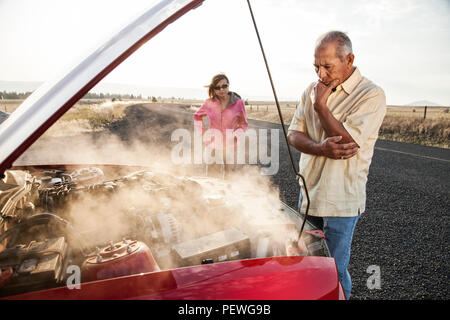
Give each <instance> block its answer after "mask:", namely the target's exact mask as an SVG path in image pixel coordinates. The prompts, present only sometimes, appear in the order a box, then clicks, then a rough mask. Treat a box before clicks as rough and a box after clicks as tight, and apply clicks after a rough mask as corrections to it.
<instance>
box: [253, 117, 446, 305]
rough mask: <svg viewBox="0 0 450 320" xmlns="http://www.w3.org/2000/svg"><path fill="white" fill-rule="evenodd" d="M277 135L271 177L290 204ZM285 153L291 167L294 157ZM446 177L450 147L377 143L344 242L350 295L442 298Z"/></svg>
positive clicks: (291, 185) (290, 182) (293, 190)
mask: <svg viewBox="0 0 450 320" xmlns="http://www.w3.org/2000/svg"><path fill="white" fill-rule="evenodd" d="M252 124H253V125H259V124H260V123H256V124H255V123H252ZM263 125H266V126H267V124H263ZM268 126H271V125H268ZM277 127H278V129H279V131H280V135H281V133H282V130H281V126H274V128H277ZM282 139H284V137H282V136H280V170H279V172H278V173H277V174H276V175H274V176H273V178H272V180H273V182H274V183H275V184H277V185H279V188H280V196H281V198H282V199H283V200H284V201H285V202H286V203H287V204H289V205H290V206H292V207H296V205H297V201H298V190H299V188H298V186H297V184H296V181H295V180H294V174H293V170H292V168H291V163H290V160H289V158H288V152H287V147H286V145H285V143H284V141H283V140H282ZM291 150H292V153H293V156H294V159H295V162H296V164H298V159H299V158H300V156H301V154H300V152H297V151H296V150H294V149H293V148H291ZM449 178H450V150H448V149H441V148H434V147H426V146H420V145H413V144H406V143H399V142H392V141H386V140H378V141H377V143H376V145H375V151H374V156H373V159H372V164H371V167H370V170H369V177H368V182H367V201H366V211H365V213H363V214H362V216H361V218H360V219H359V221H358V224H357V226H356V229H355V235H354V238H353V244H352V253H351V261H350V266H349V271H350V273H351V275H352V281H353V291H352V299H396V300H399V299H449V298H450V294H449V271H450V268H449V262H450V259H449V258H450V257H449V252H450V251H449V244H450V239H449V211H450V201H449V191H450V179H449ZM369 272H370V273H369ZM374 272H377V274H375V273H374ZM377 276H379V277H378V279H379V280H380V282H379V286H378V285H377V284H378V283H377V282H375V280H374V279H375V277H377Z"/></svg>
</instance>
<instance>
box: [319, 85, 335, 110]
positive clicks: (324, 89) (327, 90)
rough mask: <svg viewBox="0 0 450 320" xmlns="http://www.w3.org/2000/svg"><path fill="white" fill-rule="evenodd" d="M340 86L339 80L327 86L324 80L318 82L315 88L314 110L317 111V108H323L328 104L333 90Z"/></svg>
mask: <svg viewBox="0 0 450 320" xmlns="http://www.w3.org/2000/svg"><path fill="white" fill-rule="evenodd" d="M338 85H339V80H338V79H334V80H332V81H330V82H329V83H328V85H327V84H325V83H324V82H323V81H322V80H319V81H317V84H316V85H315V87H314V95H315V97H316V100H315V102H314V109H315V110H316V111H317V108H323V107H325V106H326V104H327V99H328V97H329V96H330V94H331V92H332V90H333V89H335V88H336V87H337V86H338Z"/></svg>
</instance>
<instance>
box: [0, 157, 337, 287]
mask: <svg viewBox="0 0 450 320" xmlns="http://www.w3.org/2000/svg"><path fill="white" fill-rule="evenodd" d="M0 208H1V221H0V222H1V227H0V296H10V295H14V294H19V293H24V292H29V291H36V290H42V289H47V288H53V287H58V286H64V285H66V284H67V283H68V282H67V281H68V278H69V277H70V276H71V275H72V272H71V271H70V270H73V269H74V267H75V268H78V269H79V270H80V273H81V282H88V281H96V280H103V279H109V278H114V277H120V276H126V275H131V274H138V273H143V272H157V271H160V270H169V269H174V268H180V267H189V266H193V265H200V264H209V263H220V262H225V261H230V260H242V259H254V258H263V257H274V256H286V255H314V256H329V252H328V248H327V246H326V241H325V239H324V237H323V234H320V233H319V232H317V231H314V230H313V229H314V227H313V226H312V225H310V224H309V223H306V225H305V230H306V232H304V235H302V241H303V243H304V244H305V248H306V249H305V250H304V251H303V252H299V251H298V250H297V251H295V250H292V244H293V243H296V241H297V239H298V236H299V230H300V228H301V225H302V222H303V221H302V219H301V218H300V216H299V215H298V213H297V212H296V211H295V210H293V209H292V208H290V207H289V206H287V205H286V204H284V203H283V202H281V201H279V200H278V198H277V197H271V196H270V195H269V194H268V192H266V191H261V190H260V189H258V188H257V187H255V186H254V185H251V184H247V185H245V184H244V186H242V185H238V184H236V183H232V182H230V181H226V180H219V179H215V178H208V177H196V176H195V177H194V176H186V175H177V174H171V173H160V172H155V171H152V170H150V169H149V168H146V167H134V166H107V165H103V166H85V167H83V166H75V165H67V166H34V167H17V168H14V169H12V170H7V171H6V172H5V177H4V178H3V179H1V180H0Z"/></svg>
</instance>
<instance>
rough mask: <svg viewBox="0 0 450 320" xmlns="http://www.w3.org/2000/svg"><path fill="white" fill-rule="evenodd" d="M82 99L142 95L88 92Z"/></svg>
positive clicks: (136, 97)
mask: <svg viewBox="0 0 450 320" xmlns="http://www.w3.org/2000/svg"><path fill="white" fill-rule="evenodd" d="M82 99H115V100H118V99H142V95H141V94H139V95H138V96H135V95H133V94H117V93H95V92H88V93H87V94H86V95H85V96H84V97H83V98H82Z"/></svg>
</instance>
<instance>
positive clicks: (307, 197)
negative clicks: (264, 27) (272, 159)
mask: <svg viewBox="0 0 450 320" xmlns="http://www.w3.org/2000/svg"><path fill="white" fill-rule="evenodd" d="M247 3H248V8H249V10H250V15H251V17H252V21H253V26H254V27H255V32H256V36H257V37H258V42H259V46H260V48H261V53H262V55H263V58H264V63H265V65H266V69H267V74H268V76H269V80H270V85H271V87H272V92H273V96H274V98H275V104H276V106H277V110H278V116H279V117H280V121H281V128H282V129H283V135H284V139H285V141H286V145H287V149H288V153H289V158H290V160H291V165H292V169H293V170H294V173H295V176H296V179H297V180H298V179H302V186H303V188H304V190H305V195H306V200H307V203H306V211H305V217H304V219H303V223H302V226H301V228H300V233H299V236H298V238H299V240H300V237H301V235H302V233H303V229H304V227H305V223H306V217H307V216H308V211H309V194H308V189H307V188H306V181H305V178H304V177H303V176H302V175H301V174H300V173H299V172H298V171H297V169H296V167H295V163H294V158H293V157H292V153H291V148H290V146H289V142H288V138H287V133H286V128H285V126H284V121H283V115H282V114H281V108H280V103H279V102H278V98H277V93H276V91H275V86H274V84H273V81H272V75H271V74H270V69H269V64H268V63H267V59H266V54H265V53H264V48H263V45H262V42H261V37H260V36H259V31H258V27H257V26H256V21H255V16H254V15H253V10H252V6H251V5H250V0H247ZM300 188H302V187H301V186H300Z"/></svg>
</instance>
